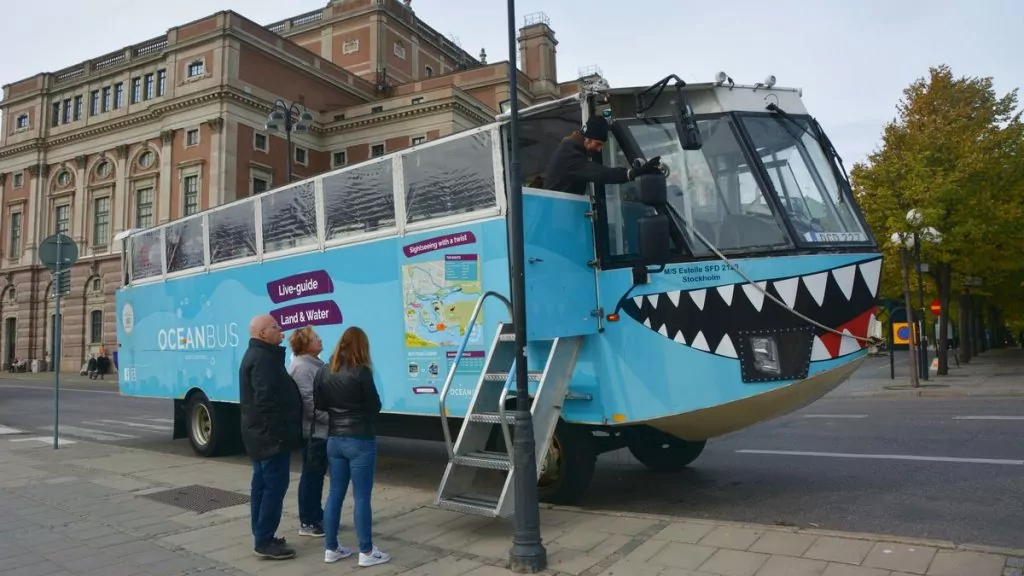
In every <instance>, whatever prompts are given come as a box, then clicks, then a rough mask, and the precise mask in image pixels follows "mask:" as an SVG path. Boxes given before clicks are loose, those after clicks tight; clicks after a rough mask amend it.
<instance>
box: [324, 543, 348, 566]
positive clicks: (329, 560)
mask: <svg viewBox="0 0 1024 576" xmlns="http://www.w3.org/2000/svg"><path fill="white" fill-rule="evenodd" d="M351 555H352V549H351V548H346V547H344V546H341V545H339V546H338V549H337V550H324V563H325V564H333V563H335V562H337V561H338V560H344V559H345V558H348V557H349V556H351Z"/></svg>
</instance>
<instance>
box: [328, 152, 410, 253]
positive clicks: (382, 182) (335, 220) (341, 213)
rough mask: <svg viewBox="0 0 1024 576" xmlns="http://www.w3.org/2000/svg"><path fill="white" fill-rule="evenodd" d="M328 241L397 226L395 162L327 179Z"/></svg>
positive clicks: (363, 168) (379, 162)
mask: <svg viewBox="0 0 1024 576" xmlns="http://www.w3.org/2000/svg"><path fill="white" fill-rule="evenodd" d="M324 218H325V220H326V222H325V226H324V228H325V230H326V236H325V238H326V240H327V241H331V240H337V239H339V238H345V237H347V236H352V235H356V234H365V233H367V232H374V231H376V230H380V229H382V228H391V227H393V226H394V225H395V179H394V171H393V170H392V169H391V159H390V158H388V159H386V160H381V161H378V162H374V163H372V164H368V165H365V166H358V167H356V168H351V169H349V170H345V171H344V172H336V173H333V174H328V175H327V176H324Z"/></svg>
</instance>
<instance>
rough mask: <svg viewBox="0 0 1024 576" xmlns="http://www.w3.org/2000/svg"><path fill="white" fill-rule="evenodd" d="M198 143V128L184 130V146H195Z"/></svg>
mask: <svg viewBox="0 0 1024 576" xmlns="http://www.w3.org/2000/svg"><path fill="white" fill-rule="evenodd" d="M198 144H199V129H198V128H193V129H191V130H188V131H186V132H185V147H186V148H187V147H189V146H196V145H198Z"/></svg>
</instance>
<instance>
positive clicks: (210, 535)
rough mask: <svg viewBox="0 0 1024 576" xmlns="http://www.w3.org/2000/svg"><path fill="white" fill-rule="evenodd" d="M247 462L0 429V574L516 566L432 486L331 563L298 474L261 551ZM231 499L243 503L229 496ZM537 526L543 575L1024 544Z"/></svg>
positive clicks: (975, 569)
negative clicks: (305, 523) (192, 506)
mask: <svg viewBox="0 0 1024 576" xmlns="http://www.w3.org/2000/svg"><path fill="white" fill-rule="evenodd" d="M12 440H13V441H12ZM19 440H20V441H19ZM249 473H250V472H249V469H248V467H245V466H239V465H237V464H231V463H226V462H219V461H216V460H199V459H197V458H193V457H186V456H174V455H167V454H159V453H154V452H146V451H141V450H135V449H128V448H124V447H120V446H107V445H100V444H91V443H85V442H75V443H68V444H67V445H65V446H63V447H62V448H61V449H60V450H56V451H55V450H53V449H52V447H51V446H48V445H46V444H45V443H43V442H42V441H40V440H34V439H19V438H16V437H11V436H7V437H4V438H0V574H2V575H4V576H48V575H60V576H67V575H75V576H122V575H123V576H139V575H150V576H185V575H191V574H207V575H215V574H216V575H223V574H230V575H247V574H253V575H268V576H276V575H280V576H290V575H294V576H303V575H307V574H308V575H312V574H321V573H330V574H356V573H358V574H366V575H367V576H383V575H406V576H428V575H437V576H461V575H466V576H492V575H493V576H498V575H505V574H511V572H509V571H507V570H506V569H505V568H504V567H503V566H504V563H505V559H506V557H507V554H508V549H509V547H510V545H511V537H510V535H511V526H510V525H509V523H507V522H504V521H493V520H487V519H482V518H477V517H473V516H463V515H460V514H455V513H452V512H448V511H442V510H438V509H436V508H434V507H433V506H432V505H431V500H432V498H433V494H432V493H430V492H426V491H422V490H416V489H411V488H405V487H396V486H388V485H378V486H377V487H376V488H375V492H374V531H375V542H376V543H377V544H378V545H379V546H380V547H381V548H382V549H383V550H385V551H387V552H390V553H391V554H392V556H393V560H392V562H391V563H390V564H386V565H382V566H376V567H373V568H358V567H357V566H356V562H355V559H354V558H352V559H348V560H343V561H341V562H339V563H337V564H332V565H329V566H325V565H324V564H323V549H322V547H323V540H321V539H316V538H300V537H299V536H298V535H297V532H296V530H297V518H296V517H295V514H294V508H295V501H296V500H295V489H296V487H297V484H298V481H297V480H298V479H297V476H296V475H293V481H292V483H291V490H290V492H289V494H288V497H287V500H286V510H285V518H284V520H283V523H282V530H281V532H280V533H279V535H282V536H285V537H287V539H288V541H289V543H291V544H292V545H293V546H295V547H296V549H297V550H298V557H297V558H296V559H293V560H288V561H283V562H273V561H268V560H261V559H258V558H255V557H254V556H253V555H252V542H251V535H250V526H249V506H248V504H247V503H244V500H245V499H244V496H246V495H247V486H248V483H249ZM194 485H199V486H205V487H214V488H220V489H224V490H229V491H234V492H235V494H226V495H221V498H222V500H221V503H222V505H223V507H220V508H217V509H215V510H211V511H206V512H204V513H197V512H194V511H189V510H186V509H183V508H180V507H178V506H176V505H172V504H169V503H161V502H157V501H154V500H153V499H152V495H154V494H155V493H158V492H162V491H166V490H168V489H176V488H178V489H180V488H182V487H186V486H194ZM229 496H230V497H234V498H235V499H236V500H234V501H233V502H231V501H227V502H225V501H223V498H226V497H229ZM240 496H241V497H242V499H241V500H238V499H237V498H239V497H240ZM194 502H198V500H196V501H194ZM240 502H241V503H240ZM232 504H233V505H232ZM351 514H352V512H351V508H350V507H349V505H348V504H346V507H345V510H344V511H343V529H342V534H341V537H342V542H345V543H348V544H349V545H351V544H353V543H354V534H353V532H352V530H351V517H352V516H351ZM542 523H543V536H544V541H545V543H546V546H547V550H548V555H549V567H550V569H549V570H548V572H547V573H548V574H557V575H574V576H577V575H584V576H613V575H614V576H909V575H925V574H926V575H928V576H1010V575H1013V576H1021V571H1022V567H1024V551H1013V550H1004V549H994V548H986V547H983V546H967V545H959V546H958V545H956V544H954V543H952V542H938V541H921V540H908V539H901V538H893V537H884V536H874V535H868V534H846V533H837V532H828V531H821V530H798V529H790V528H785V527H775V526H757V525H742V524H730V523H724V522H709V521H703V520H689V519H681V518H670V517H661V516H640V515H624V514H610V513H603V512H594V511H583V510H579V509H569V508H552V507H545V509H544V510H543V511H542Z"/></svg>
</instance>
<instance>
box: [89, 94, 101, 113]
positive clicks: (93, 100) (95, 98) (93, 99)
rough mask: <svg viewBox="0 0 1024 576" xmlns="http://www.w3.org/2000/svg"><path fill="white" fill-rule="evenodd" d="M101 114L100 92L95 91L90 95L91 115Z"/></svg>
mask: <svg viewBox="0 0 1024 576" xmlns="http://www.w3.org/2000/svg"><path fill="white" fill-rule="evenodd" d="M99 113H100V91H99V90H93V91H92V92H90V93H89V115H90V116H96V115H97V114H99Z"/></svg>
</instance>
